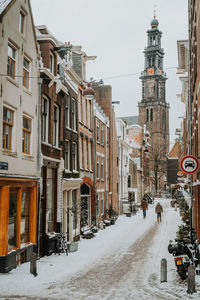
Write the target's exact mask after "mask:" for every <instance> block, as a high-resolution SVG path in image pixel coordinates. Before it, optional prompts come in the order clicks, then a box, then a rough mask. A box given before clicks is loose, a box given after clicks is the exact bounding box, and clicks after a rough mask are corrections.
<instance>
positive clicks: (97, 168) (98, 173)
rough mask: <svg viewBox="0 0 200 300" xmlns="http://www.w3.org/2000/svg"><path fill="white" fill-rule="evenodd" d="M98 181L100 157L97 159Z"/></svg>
mask: <svg viewBox="0 0 200 300" xmlns="http://www.w3.org/2000/svg"><path fill="white" fill-rule="evenodd" d="M97 179H99V156H98V157H97Z"/></svg>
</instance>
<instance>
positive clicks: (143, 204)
mask: <svg viewBox="0 0 200 300" xmlns="http://www.w3.org/2000/svg"><path fill="white" fill-rule="evenodd" d="M141 209H142V211H143V218H146V212H147V209H148V203H147V201H146V200H145V199H144V198H143V200H142V202H141Z"/></svg>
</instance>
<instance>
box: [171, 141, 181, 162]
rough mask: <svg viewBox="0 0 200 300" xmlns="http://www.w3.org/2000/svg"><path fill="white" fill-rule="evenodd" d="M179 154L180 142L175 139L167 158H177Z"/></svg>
mask: <svg viewBox="0 0 200 300" xmlns="http://www.w3.org/2000/svg"><path fill="white" fill-rule="evenodd" d="M180 156H181V142H180V141H176V142H175V144H174V145H173V147H172V149H171V150H170V152H169V154H168V158H179V157H180Z"/></svg>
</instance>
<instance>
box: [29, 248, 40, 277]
mask: <svg viewBox="0 0 200 300" xmlns="http://www.w3.org/2000/svg"><path fill="white" fill-rule="evenodd" d="M30 273H31V274H33V275H34V276H35V277H36V276H37V275H38V274H37V256H36V253H35V252H33V253H32V255H31V260H30Z"/></svg>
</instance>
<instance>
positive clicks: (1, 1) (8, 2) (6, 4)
mask: <svg viewBox="0 0 200 300" xmlns="http://www.w3.org/2000/svg"><path fill="white" fill-rule="evenodd" d="M15 2H16V0H0V22H1V21H2V17H3V15H4V14H5V13H6V12H7V11H8V10H9V8H10V7H11V6H12V5H13V4H14V3H15ZM27 3H28V6H29V9H30V18H31V22H32V29H33V35H34V40H35V47H36V51H37V55H39V54H38V44H37V39H36V33H35V26H34V20H33V13H32V8H31V3H30V0H28V1H27Z"/></svg>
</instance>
